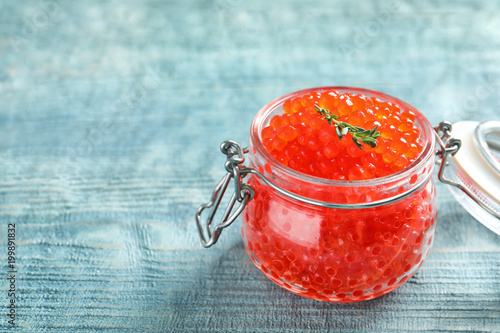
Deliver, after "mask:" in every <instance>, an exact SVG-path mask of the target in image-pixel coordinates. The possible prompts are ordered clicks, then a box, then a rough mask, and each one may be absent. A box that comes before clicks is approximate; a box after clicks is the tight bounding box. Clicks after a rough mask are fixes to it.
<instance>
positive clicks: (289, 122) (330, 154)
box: [261, 90, 423, 181]
mask: <svg viewBox="0 0 500 333" xmlns="http://www.w3.org/2000/svg"><path fill="white" fill-rule="evenodd" d="M315 106H319V107H321V108H325V109H327V110H329V111H330V112H331V113H332V114H335V115H340V116H341V118H340V119H339V120H340V121H343V122H348V123H350V124H351V125H353V126H358V127H363V128H366V129H372V128H374V127H376V126H378V130H379V131H380V135H381V137H380V138H378V140H377V141H378V145H377V147H374V148H372V147H370V146H368V145H363V149H360V148H359V147H358V146H357V145H356V144H355V143H354V142H353V141H352V136H351V134H347V135H345V136H344V137H343V139H342V141H341V140H340V139H339V138H338V136H337V134H336V133H335V126H333V125H331V124H329V123H328V121H327V120H325V119H323V116H322V115H321V114H319V113H318V112H317V111H316V108H315ZM283 111H284V113H283V114H278V115H275V116H274V117H273V118H271V121H270V124H269V126H267V127H265V128H264V129H263V130H262V134H261V135H262V138H263V140H264V145H265V147H266V149H267V150H268V151H269V152H270V153H271V155H272V156H274V158H276V159H277V160H278V161H280V162H281V163H283V164H285V165H287V166H289V167H291V168H292V169H295V170H297V171H300V172H304V173H307V174H309V175H311V176H316V177H321V178H328V179H336V180H345V179H348V180H351V181H353V180H363V179H371V178H378V177H383V176H386V175H388V174H392V173H396V172H398V171H400V170H402V169H404V168H405V167H407V166H408V165H410V164H411V163H412V162H413V161H414V160H415V159H416V158H417V156H418V154H419V153H420V151H421V150H422V147H423V145H422V143H421V141H419V140H418V139H419V136H420V133H419V129H418V127H414V125H413V122H414V121H415V114H414V113H413V112H412V111H410V110H402V109H401V108H400V107H399V106H398V105H396V104H393V103H391V102H385V101H381V100H380V99H378V98H376V97H365V96H363V95H361V94H352V93H340V92H338V91H335V90H327V91H322V92H313V93H308V94H306V95H303V96H299V97H295V98H293V99H288V100H286V101H285V102H284V105H283ZM290 147H291V148H290ZM287 148H290V149H291V150H293V152H294V154H290V152H289V150H290V149H287ZM297 148H298V149H297ZM373 154H375V155H376V156H374V157H373V158H372V160H371V161H370V162H368V163H364V162H363V160H362V157H363V156H365V155H370V156H371V155H373ZM339 155H341V156H342V155H344V156H349V158H348V160H347V161H346V162H345V163H343V164H342V165H339V164H338V163H334V161H336V157H337V156H339ZM325 164H326V165H329V166H335V167H333V168H326V167H325ZM366 169H369V170H370V171H369V172H366Z"/></svg>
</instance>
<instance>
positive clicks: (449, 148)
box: [434, 121, 500, 219]
mask: <svg viewBox="0 0 500 333" xmlns="http://www.w3.org/2000/svg"><path fill="white" fill-rule="evenodd" d="M434 130H435V133H436V141H437V143H438V145H439V147H440V149H441V150H438V151H437V152H436V155H437V156H438V157H440V160H439V159H436V163H437V164H439V171H438V179H439V180H440V181H441V182H442V183H445V184H447V185H451V186H454V187H456V188H458V189H459V190H461V191H462V192H464V193H465V194H466V195H467V196H468V197H469V198H471V199H472V200H473V201H474V202H475V203H477V204H478V205H479V206H480V207H481V208H483V209H484V210H486V211H487V212H488V213H490V214H491V215H493V216H495V217H496V218H499V219H500V215H499V213H498V212H497V211H495V210H494V209H492V207H490V206H489V205H488V204H487V203H486V202H484V201H483V200H481V199H480V198H479V197H478V196H477V195H476V194H474V192H472V191H471V190H470V189H469V188H468V187H467V186H464V185H463V184H461V183H459V182H456V181H454V180H452V179H451V178H449V177H447V176H446V173H445V170H446V167H447V166H448V164H449V161H448V158H449V157H450V156H454V155H455V154H456V153H457V152H458V150H459V149H460V147H461V146H462V141H461V140H459V139H455V138H453V137H452V136H451V131H452V127H451V124H450V123H449V122H447V121H443V122H441V123H439V125H438V126H436V127H435V128H434Z"/></svg>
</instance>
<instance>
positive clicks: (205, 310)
mask: <svg viewBox="0 0 500 333" xmlns="http://www.w3.org/2000/svg"><path fill="white" fill-rule="evenodd" d="M499 12H500V3H499V2H498V1H494V0H489V1H482V2H476V1H472V0H460V1H455V2H453V3H451V2H446V1H430V0H429V1H427V0H426V1H419V2H410V1H396V2H393V3H388V2H385V1H381V0H377V1H368V0H363V1H359V2H356V3H355V4H354V3H353V2H350V1H347V0H337V1H314V2H306V1H298V0H293V1H274V2H269V1H252V2H245V1H241V0H215V1H209V2H205V1H189V2H188V1H158V0H145V1H141V2H140V3H139V2H136V1H132V0H125V1H106V2H102V1H95V0H89V1H85V3H84V2H76V1H75V2H73V1H66V0H48V1H23V2H14V1H9V2H7V1H2V2H0V93H1V102H0V168H1V169H0V170H1V172H0V226H1V228H2V229H1V230H0V247H2V248H3V249H2V250H0V267H1V268H2V274H3V275H2V276H4V275H6V274H7V273H6V272H7V270H8V267H7V256H6V251H5V248H6V241H7V240H6V238H7V230H6V229H7V225H8V223H16V226H17V227H16V237H17V253H16V256H17V266H18V267H17V268H18V279H17V282H16V283H17V284H16V288H17V295H18V298H17V304H18V308H17V319H16V320H17V324H16V326H15V327H10V326H9V325H8V323H7V320H6V310H5V309H6V306H7V302H8V297H7V290H8V285H7V282H6V280H5V279H3V280H2V281H3V282H2V283H0V331H2V332H3V331H5V332H7V331H19V332H79V331H81V332H93V331H107V332H142V331H144V332H404V331H408V332H423V331H428V332H500V238H499V237H498V236H497V235H495V234H493V233H492V232H490V231H489V230H487V229H486V228H484V227H483V226H482V225H480V224H479V223H477V222H476V221H475V220H474V219H473V218H472V217H470V216H469V215H468V214H467V213H466V212H465V211H464V210H463V209H462V208H461V206H460V205H459V204H458V203H456V202H455V201H454V200H453V198H452V197H451V195H450V194H449V193H448V192H447V190H446V189H445V187H444V186H442V185H439V184H438V185H437V190H438V202H439V204H438V211H439V218H438V229H437V234H436V237H435V244H434V247H433V250H432V252H431V254H430V256H429V258H428V260H427V261H426V262H425V264H424V265H423V267H422V268H421V270H420V271H419V272H418V273H417V274H416V275H415V276H414V277H413V278H412V279H411V280H409V281H408V282H407V283H406V284H405V285H403V286H402V287H400V288H399V289H397V290H395V291H394V292H392V293H390V294H388V295H386V296H383V297H381V298H379V299H376V300H372V301H368V302H363V303H359V304H327V303H321V302H315V301H312V300H308V299H304V298H300V297H298V296H296V295H293V294H290V293H288V292H286V291H284V290H282V289H281V288H280V287H278V286H276V285H274V284H273V283H272V282H270V281H269V280H267V278H265V277H264V275H263V274H261V273H260V271H258V270H257V269H256V268H255V267H254V265H253V264H252V262H251V261H250V259H249V257H248V256H247V254H246V253H245V251H244V248H243V245H242V243H241V237H240V231H239V222H237V223H236V224H235V225H233V226H231V228H229V229H227V231H224V233H223V235H222V237H221V240H220V241H219V243H218V244H217V245H216V246H215V247H214V248H211V249H208V250H206V249H203V248H202V247H201V245H200V242H199V239H198V235H197V231H196V228H195V224H194V213H195V211H196V208H197V206H198V205H199V204H201V203H202V202H205V201H207V200H208V198H209V196H210V193H211V191H212V189H213V186H214V185H215V184H216V182H217V181H218V180H219V178H220V177H221V176H222V175H223V173H224V169H223V156H222V155H221V154H220V152H219V149H218V146H219V144H220V142H221V141H223V140H226V139H228V138H231V139H234V140H236V141H239V142H241V143H243V144H245V143H246V142H247V140H248V139H247V137H248V133H249V127H250V123H251V121H252V119H253V117H254V115H255V113H256V112H257V111H258V110H259V109H260V108H261V107H262V106H263V105H265V104H266V103H267V102H269V101H271V100H272V99H274V98H276V97H279V96H281V95H283V94H285V93H288V92H291V91H294V90H298V89H302V88H308V87H314V86H323V85H348V86H349V85H350V86H360V87H365V88H370V89H374V90H379V91H383V92H385V93H388V94H391V95H394V96H397V97H399V98H401V99H403V100H405V101H407V102H409V103H410V104H412V105H414V106H415V107H417V108H418V109H419V110H421V111H422V112H423V113H424V114H425V115H426V116H427V117H428V118H429V120H430V121H431V122H432V123H437V122H439V121H441V120H443V119H448V120H450V121H458V120H465V119H472V120H478V121H479V120H485V119H496V120H499V119H500V111H499V110H500V104H499V103H500V102H499V101H500V77H499V74H500V71H499V68H500V17H499V15H498V13H499Z"/></svg>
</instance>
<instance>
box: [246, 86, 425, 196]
mask: <svg viewBox="0 0 500 333" xmlns="http://www.w3.org/2000/svg"><path fill="white" fill-rule="evenodd" d="M328 90H335V91H339V92H341V93H345V92H350V93H355V94H363V95H365V96H366V95H369V96H371V97H377V98H381V99H382V100H384V101H387V102H393V103H395V104H397V105H398V106H400V107H401V108H403V109H404V110H409V111H412V112H413V113H415V117H416V119H415V121H418V122H419V123H420V127H421V128H420V130H421V135H422V139H423V141H424V147H423V149H422V151H421V152H420V155H419V156H418V157H417V158H416V159H415V161H413V162H412V163H411V164H410V165H408V166H406V167H405V168H404V169H402V170H400V171H398V172H396V173H393V174H390V175H387V176H384V177H378V178H371V179H364V180H354V181H350V180H333V179H328V178H321V177H316V176H312V175H308V174H305V173H303V172H300V171H297V170H295V169H292V168H290V167H289V166H286V165H284V164H283V163H281V162H279V161H278V160H277V159H276V158H275V157H274V156H272V155H271V153H269V152H268V151H267V149H266V148H265V147H264V144H263V141H262V138H261V132H262V128H263V127H262V126H264V124H265V121H266V120H267V121H269V120H270V119H269V115H270V114H271V113H272V112H273V111H275V110H276V109H278V108H279V107H280V106H282V105H283V103H284V102H285V101H286V100H288V99H290V98H292V97H295V96H302V95H305V94H307V93H311V92H317V91H328ZM250 141H251V143H252V146H253V148H254V149H256V151H257V152H258V153H259V154H261V155H262V156H264V158H265V159H266V160H267V161H270V162H272V169H273V170H276V171H277V173H280V174H284V175H287V176H288V177H291V178H295V179H298V180H301V181H303V182H307V183H310V184H318V185H322V186H338V187H346V186H355V187H365V186H366V187H368V186H370V187H371V186H377V185H384V184H387V183H391V182H394V181H397V180H398V179H401V178H405V177H406V176H408V177H410V174H411V173H412V172H413V171H415V170H418V169H420V168H422V167H423V165H426V164H427V163H428V161H429V159H430V158H432V157H434V155H435V134H434V129H433V127H432V125H431V124H430V122H429V120H428V119H427V118H426V117H425V116H424V115H423V114H422V113H421V112H420V111H418V110H417V109H416V108H415V107H413V106H411V105H410V104H408V103H406V102H404V101H402V100H400V99H398V98H396V97H394V96H391V95H388V94H385V93H382V92H378V91H374V90H369V89H364V88H357V87H346V86H323V87H315V88H308V89H303V90H298V91H294V92H291V93H288V94H286V95H283V96H281V97H278V98H276V99H275V100H273V101H271V102H269V103H268V104H266V105H265V106H264V107H263V108H261V109H260V110H259V112H258V113H257V115H256V116H255V118H254V119H253V121H252V125H251V129H250Z"/></svg>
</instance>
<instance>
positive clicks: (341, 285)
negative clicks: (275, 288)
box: [242, 88, 437, 302]
mask: <svg viewBox="0 0 500 333" xmlns="http://www.w3.org/2000/svg"><path fill="white" fill-rule="evenodd" d="M364 92H365V90H358V89H356V88H345V89H337V90H331V89H322V88H318V89H311V90H309V91H307V92H306V93H301V94H300V93H294V94H291V95H290V96H288V97H286V98H284V100H282V101H281V102H280V103H275V102H273V103H270V104H269V105H268V106H267V107H266V108H264V109H263V110H261V112H259V114H258V115H257V117H256V121H254V124H253V125H252V134H251V136H250V145H249V149H250V155H249V158H250V161H249V163H250V166H251V167H253V168H255V169H258V170H259V171H260V172H261V173H263V174H264V175H265V176H266V177H268V179H270V180H271V181H272V182H274V183H275V184H277V185H279V186H281V187H282V188H284V189H286V190H288V191H290V192H293V193H294V194H296V195H300V196H302V197H305V198H308V199H312V200H317V201H321V202H326V203H329V204H335V205H340V206H338V207H337V206H335V207H325V206H321V205H314V204H307V203H304V202H301V201H298V200H296V199H294V198H292V197H290V196H289V195H285V194H282V193H278V192H277V191H275V190H273V189H272V188H270V187H269V186H268V185H267V184H266V183H264V182H263V181H262V180H261V179H260V178H259V177H255V176H253V175H252V176H251V177H250V179H249V180H248V184H249V185H250V186H251V187H252V188H253V189H254V192H255V196H254V198H253V199H252V200H251V201H250V202H249V203H248V205H247V208H246V209H245V212H244V214H243V220H242V234H243V239H244V244H245V247H246V249H247V251H248V253H249V254H250V257H251V258H252V260H253V261H254V263H255V264H256V265H257V267H259V268H260V269H261V270H262V272H263V273H264V274H265V275H266V276H267V277H269V278H270V279H271V280H272V281H274V282H276V283H277V284H279V285H280V286H282V287H283V288H285V289H287V290H289V291H291V292H294V293H296V294H299V295H301V296H305V297H309V298H313V299H316V300H321V301H328V302H357V301H362V300H367V299H372V298H374V297H377V296H380V295H383V294H385V293H387V292H389V291H391V290H393V289H395V288H397V287H398V286H400V285H401V284H403V283H404V282H406V281H407V280H408V279H409V278H410V277H411V276H412V275H413V274H415V272H416V271H417V270H418V268H419V267H420V266H421V265H422V263H423V261H424V259H425V258H426V257H427V255H428V253H429V251H430V248H431V245H432V241H433V235H434V230H435V221H436V217H437V211H436V204H435V198H436V192H435V189H434V184H433V180H432V177H431V174H432V169H433V165H434V141H433V138H432V136H431V135H432V134H431V133H432V127H431V126H430V124H429V123H428V121H427V120H426V119H425V118H424V117H423V116H422V115H421V114H420V113H418V111H416V110H415V109H414V108H412V107H411V106H409V105H407V104H405V103H404V102H401V103H398V101H397V100H396V99H394V98H391V97H390V96H387V95H383V94H381V93H376V92H369V93H367V94H365V93H364ZM315 105H317V106H319V107H322V108H325V109H328V110H329V111H330V112H331V113H332V114H335V115H339V116H340V118H339V119H338V120H339V121H343V122H348V123H350V124H351V125H353V126H359V127H363V128H366V129H372V128H374V127H375V126H379V130H380V134H381V137H379V138H377V146H376V147H374V148H372V147H370V146H369V145H366V144H363V145H362V147H363V149H360V148H359V147H358V146H356V144H355V143H354V142H353V141H352V139H351V134H347V135H344V136H343V139H342V140H339V138H338V136H337V133H336V132H335V126H334V125H331V124H329V123H328V121H327V120H325V119H323V116H322V115H320V114H319V113H318V112H317V111H316V108H315ZM281 109H282V110H281ZM267 124H268V125H267ZM266 151H267V152H268V153H270V155H271V156H273V157H274V159H275V160H272V158H271V157H270V156H269V154H267V153H266ZM417 161H418V163H417ZM396 173H397V174H396ZM311 176H313V177H311ZM385 199H391V200H390V201H387V202H385V201H384V203H383V204H380V205H374V206H369V205H368V206H363V205H364V204H370V203H373V202H380V201H383V200H385ZM353 205H358V206H356V207H357V208H353Z"/></svg>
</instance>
